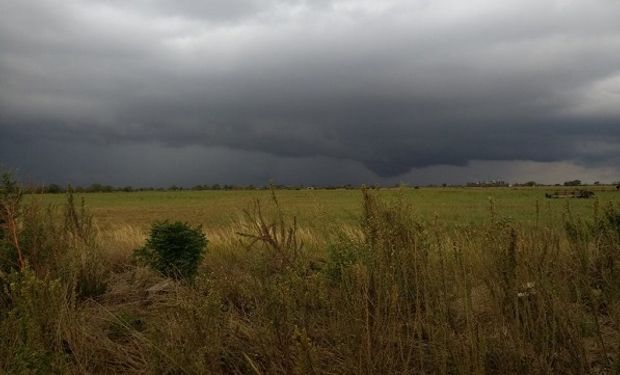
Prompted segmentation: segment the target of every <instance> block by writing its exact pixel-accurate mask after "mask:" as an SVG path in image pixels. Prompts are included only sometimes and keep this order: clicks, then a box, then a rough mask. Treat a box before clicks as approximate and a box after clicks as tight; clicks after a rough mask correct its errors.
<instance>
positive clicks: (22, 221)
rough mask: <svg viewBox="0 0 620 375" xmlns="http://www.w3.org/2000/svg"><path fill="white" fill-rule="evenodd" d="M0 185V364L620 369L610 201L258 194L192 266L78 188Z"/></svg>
mask: <svg viewBox="0 0 620 375" xmlns="http://www.w3.org/2000/svg"><path fill="white" fill-rule="evenodd" d="M301 193H302V192H300V193H299V194H301ZM305 193H308V194H309V192H305ZM1 194H2V196H1V197H0V202H1V207H0V208H1V209H2V210H1V211H2V215H1V216H0V217H1V219H0V225H1V228H2V229H1V230H0V254H1V255H0V265H1V268H0V270H1V271H0V372H2V371H3V372H7V373H42V374H47V373H80V374H81V373H159V374H185V373H188V374H202V373H240V374H278V373H279V374H295V373H299V374H333V373H338V374H388V373H403V374H409V373H455V374H457V373H458V374H469V373H490V374H495V373H519V374H520V373H533V374H548V373H558V374H581V373H593V374H600V373H616V372H618V371H620V333H619V330H620V326H619V324H620V207H618V205H617V204H614V203H606V202H602V201H597V200H589V201H588V202H587V203H582V202H579V203H573V202H574V201H570V202H569V201H563V202H554V203H553V204H554V205H557V204H560V205H561V206H557V207H554V208H553V209H552V208H548V211H546V209H547V208H546V206H545V204H544V203H542V202H541V203H540V204H536V205H535V206H534V205H532V206H531V207H529V206H528V207H527V208H526V209H524V210H523V214H519V216H518V217H517V218H516V219H515V218H514V217H512V218H510V217H508V216H507V215H506V213H508V214H511V211H509V210H508V211H506V210H505V209H500V208H498V206H501V205H498V204H496V201H495V200H490V201H488V202H486V203H485V204H484V205H483V207H482V208H478V207H476V210H480V212H484V213H485V220H480V219H475V220H471V221H469V220H468V221H463V222H461V223H460V222H458V221H454V220H452V221H450V222H446V221H444V220H441V218H440V217H439V216H437V215H426V214H420V211H419V210H416V209H414V208H415V207H411V206H410V204H409V202H410V200H409V199H408V196H407V194H409V193H408V192H394V193H390V194H381V193H379V192H374V191H363V192H362V193H361V194H360V193H358V195H357V198H356V199H357V200H358V201H359V203H358V207H359V208H358V209H357V210H355V211H352V212H353V213H355V215H356V217H357V218H356V219H355V220H353V219H352V218H351V219H348V220H345V221H337V220H324V221H323V223H322V224H320V225H319V224H315V225H313V226H312V225H305V224H299V223H298V222H297V220H296V219H295V218H294V216H293V215H287V212H288V211H287V203H288V202H286V199H283V200H278V199H276V196H275V194H273V195H272V196H268V195H264V194H263V195H261V196H260V197H259V198H262V199H261V200H260V201H254V203H252V204H250V205H249V206H248V207H246V209H245V210H244V211H241V212H242V214H241V215H233V214H231V216H230V217H231V219H230V221H227V222H226V223H222V224H221V225H220V226H218V231H217V232H210V231H209V228H210V227H209V226H206V227H205V228H206V231H207V233H206V236H207V238H208V239H209V242H208V245H207V250H206V253H205V254H204V257H202V255H201V257H200V258H201V259H202V262H201V264H200V266H199V268H198V269H197V270H196V272H194V271H193V269H192V272H191V275H192V277H191V278H189V279H188V278H174V277H166V276H164V275H165V272H163V273H160V272H156V271H154V270H153V268H151V267H150V266H149V263H148V262H146V263H143V262H141V261H140V257H136V256H134V250H135V249H140V248H144V246H145V245H146V246H147V247H148V246H151V247H152V246H154V245H153V243H154V242H153V241H152V240H151V241H150V242H145V240H146V238H145V235H144V230H143V229H144V228H140V227H137V226H136V227H130V228H134V229H125V232H123V231H120V230H119V229H118V228H113V227H112V226H108V227H105V228H104V229H101V227H99V226H97V225H96V223H95V221H94V220H93V218H92V216H91V214H90V213H89V211H87V210H86V209H85V208H84V206H83V205H82V203H81V202H80V200H79V199H76V197H74V196H73V195H72V194H69V195H67V196H66V197H65V198H64V199H65V201H64V202H62V203H60V202H57V203H56V204H53V205H51V206H48V204H46V203H43V201H41V200H38V199H26V200H24V199H22V197H21V195H20V190H19V187H18V186H17V185H15V184H14V183H12V181H11V180H10V178H9V177H6V178H5V181H4V185H3V188H2V191H1ZM349 194H350V192H349ZM485 194H486V193H485ZM516 194H518V193H516ZM528 194H529V193H528ZM95 198H96V197H95ZM289 198H290V197H289ZM485 199H486V198H485ZM500 200H501V199H500ZM440 203H441V202H439V201H438V204H440ZM577 204H578V205H581V206H579V207H576V205H577ZM586 206H587V209H586ZM549 207H551V206H549ZM501 208H505V207H503V206H502V207H501ZM447 209H449V208H447ZM528 210H529V211H528ZM292 211H296V209H295V208H293V209H292ZM416 212H417V213H416ZM477 212H478V211H477ZM526 212H530V213H531V214H530V215H531V219H528V220H525V219H523V217H525V216H526V215H525V213H526ZM545 212H548V214H546V213H545ZM207 215H214V213H213V212H208V213H207ZM480 215H482V214H480ZM545 215H548V216H545ZM513 216H514V215H513ZM118 217H119V220H123V218H122V216H118ZM317 217H318V216H317ZM327 217H330V218H333V217H331V216H327ZM476 217H477V218H478V216H476ZM164 218H165V217H164ZM182 219H183V218H182ZM153 228H154V229H155V230H156V229H157V228H158V227H157V226H155V227H153ZM180 228H181V229H180V230H184V228H185V227H180ZM155 233H158V232H155ZM160 242H165V241H160ZM205 243H206V242H204V243H202V242H201V244H202V245H204V244H205ZM139 254H140V251H138V255H139Z"/></svg>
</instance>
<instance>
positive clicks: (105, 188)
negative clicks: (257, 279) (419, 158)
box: [25, 180, 620, 194]
mask: <svg viewBox="0 0 620 375" xmlns="http://www.w3.org/2000/svg"><path fill="white" fill-rule="evenodd" d="M562 185H564V186H581V185H583V183H582V181H581V180H570V181H566V182H564V183H563V184H551V185H545V184H541V183H538V182H536V181H527V182H523V183H514V184H509V183H507V182H505V181H501V180H491V181H484V182H468V183H466V184H464V185H461V184H445V183H444V184H439V185H437V184H429V185H423V186H424V187H428V188H433V187H445V188H462V187H510V186H513V187H534V186H562ZM594 185H597V186H598V185H605V184H601V183H600V182H599V181H596V182H594ZM611 185H618V186H620V182H614V183H612V184H611ZM403 186H407V185H404V184H393V185H386V186H382V185H374V184H373V185H353V184H344V185H316V186H311V185H280V184H272V185H232V184H222V185H221V184H213V185H208V184H204V185H195V186H193V187H183V186H177V185H172V186H169V187H167V188H163V187H134V186H130V185H127V186H112V185H105V184H99V183H95V184H91V185H88V186H71V185H67V186H62V185H58V184H49V185H31V186H29V187H26V188H25V191H26V192H29V193H46V194H60V193H66V192H67V191H69V190H70V191H72V192H75V193H112V192H127V193H130V192H138V191H205V190H215V191H219V190H268V189H271V188H273V189H277V190H313V189H315V188H316V189H325V190H338V189H339V190H343V189H344V190H358V189H361V188H366V189H390V188H398V187H403ZM409 187H410V188H413V189H418V188H420V186H409Z"/></svg>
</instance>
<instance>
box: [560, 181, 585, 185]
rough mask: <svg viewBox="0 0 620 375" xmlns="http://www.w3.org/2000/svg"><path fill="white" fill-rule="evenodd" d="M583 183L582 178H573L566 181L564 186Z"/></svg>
mask: <svg viewBox="0 0 620 375" xmlns="http://www.w3.org/2000/svg"><path fill="white" fill-rule="evenodd" d="M579 185H581V180H571V181H566V182H564V186H579Z"/></svg>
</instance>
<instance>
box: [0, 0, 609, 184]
mask: <svg viewBox="0 0 620 375" xmlns="http://www.w3.org/2000/svg"><path fill="white" fill-rule="evenodd" d="M618 19H620V3H618V2H616V1H611V0H608V1H603V0H601V1H598V0H595V1H591V0H590V1H586V0H574V1H570V0H564V1H545V2H540V1H533V0H509V1H503V2H496V1H490V0H474V1H468V2H462V1H457V0H439V1H421V0H420V1H417V0H414V1H411V0H407V1H404V0H393V1H381V2H377V1H336V0H335V1H329V0H323V1H302V0H296V1H295V0H290V1H285V0H279V1H278V0H265V1H261V0H242V1H209V2H204V1H197V0H196V1H191V0H183V1H167V0H151V1H148V0H140V1H132V2H126V1H116V0H113V1H95V0H90V1H86V0H84V1H63V2H60V1H53V0H38V1H31V0H23V1H9V0H0V143H4V144H9V143H11V144H15V143H16V142H21V143H20V144H23V145H28V144H33V142H35V141H36V142H52V143H54V144H66V145H68V147H76V150H77V149H78V148H77V146H75V145H78V144H79V145H82V144H86V145H88V144H91V145H98V146H97V147H99V148H100V149H101V152H102V153H103V154H105V153H106V152H111V151H106V149H107V150H111V149H113V148H114V147H123V148H126V149H128V150H129V149H131V148H132V147H133V149H134V150H136V153H137V152H138V151H137V150H139V149H141V148H143V147H146V146H147V145H151V146H148V147H155V148H158V149H161V150H166V151H161V155H163V154H166V155H167V153H168V152H169V151H170V150H175V149H176V150H181V149H188V148H189V149H196V148H198V149H200V148H203V149H205V150H222V149H225V150H229V151H227V153H231V152H232V153H234V152H238V153H239V155H241V154H243V155H246V156H247V155H264V158H266V159H265V160H267V159H269V160H272V159H274V158H275V159H278V158H280V159H282V160H287V162H286V163H289V161H290V160H299V162H300V165H306V164H304V163H307V161H308V160H315V161H316V160H338V161H339V162H338V163H323V162H320V163H319V162H317V163H318V164H315V165H321V166H322V168H326V169H329V168H330V164H331V165H332V168H334V170H337V169H336V168H339V166H340V167H342V164H343V163H344V164H347V165H349V164H350V163H358V164H361V165H363V166H364V167H365V168H367V169H368V170H370V171H372V173H371V174H367V173H366V172H361V171H360V168H358V167H351V168H349V170H350V171H351V174H352V176H351V178H352V179H355V178H354V177H353V175H357V176H359V178H365V179H372V178H375V177H372V175H373V174H374V175H375V176H376V178H377V179H378V180H381V179H382V178H384V179H388V180H389V179H395V178H398V177H399V176H407V174H408V172H410V171H412V170H424V168H429V167H434V166H444V167H445V166H461V167H464V166H468V165H470V164H471V163H479V162H485V161H487V162H510V161H519V162H523V161H529V162H535V163H549V165H550V166H553V165H554V164H553V163H567V162H568V163H572V164H574V165H580V166H581V167H583V168H607V169H605V170H608V169H609V168H612V169H614V168H616V169H615V170H617V167H618V165H619V161H620V160H619V159H620V124H619V120H620V111H619V110H618V108H620V54H619V53H617V51H620V23H619V22H617V21H618ZM102 145H104V146H106V145H107V146H106V147H103V146H102ZM152 145H157V146H152ZM108 146H109V147H108ZM80 147H81V146H80ZM3 149H4V150H5V151H0V158H2V157H3V153H5V156H4V157H5V158H7V156H6V152H7V151H6V150H8V148H7V147H3ZM43 150H44V149H41V150H40V151H39V152H40V153H38V152H37V151H36V150H35V151H34V152H33V153H31V154H28V155H26V154H22V155H23V157H25V158H28V157H30V158H32V159H33V160H34V161H33V162H32V163H31V162H25V163H24V165H35V164H37V163H36V162H35V161H37V160H41V159H43V160H45V158H46V156H45V155H43V154H41V153H42V152H44V151H43ZM179 153H180V154H181V155H184V154H187V155H189V154H190V153H191V152H188V151H187V150H186V151H179ZM216 154H217V152H216ZM218 155H220V154H218ZM227 155H228V154H227ZM246 156H244V157H246ZM213 157H216V156H213ZM220 157H221V158H224V157H225V156H223V154H222V155H220ZM226 157H227V158H231V156H230V155H228V156H226ZM188 158H190V157H189V156H188ZM264 158H263V159H264ZM233 159H234V157H233ZM188 160H189V159H188ZM261 160H262V159H261ZM40 163H41V162H39V164H40ZM220 163H223V164H225V163H226V160H225V159H222V160H220ZM265 163H266V162H265ZM103 165H105V163H103ZM265 165H272V163H271V162H269V163H267V164H265ZM135 168H136V173H139V170H140V168H139V167H137V166H136V167H135ZM247 168H249V169H251V167H247ZM113 170H114V167H113V166H110V167H109V168H108V173H113ZM362 170H363V168H362ZM54 173H55V175H57V176H61V174H62V171H61V170H58V171H56V172H53V173H51V172H50V175H54ZM85 173H87V172H85ZM247 173H248V171H246V170H243V168H242V167H240V169H239V174H240V175H247ZM287 173H290V174H292V175H294V173H295V172H294V171H289V172H287ZM103 174H105V173H103ZM128 174H131V173H128ZM333 174H334V173H333V172H329V173H327V174H326V176H327V177H325V178H328V177H329V176H332V175H333ZM369 176H370V177H369ZM257 179H258V177H254V180H257ZM292 180H294V178H292Z"/></svg>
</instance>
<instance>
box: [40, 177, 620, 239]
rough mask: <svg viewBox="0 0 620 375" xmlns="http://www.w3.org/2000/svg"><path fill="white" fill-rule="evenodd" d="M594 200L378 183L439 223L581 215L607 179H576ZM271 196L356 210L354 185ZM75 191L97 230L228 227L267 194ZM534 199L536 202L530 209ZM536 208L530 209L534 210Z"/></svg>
mask: <svg viewBox="0 0 620 375" xmlns="http://www.w3.org/2000/svg"><path fill="white" fill-rule="evenodd" d="M581 188H583V189H588V190H591V191H594V192H595V193H596V196H595V198H596V199H569V200H565V199H546V198H545V192H553V191H557V190H574V188H570V187H534V188H420V189H413V188H402V189H380V190H377V191H376V193H377V195H378V196H380V197H382V198H385V199H402V201H403V202H405V203H407V204H409V205H410V207H411V209H412V210H413V212H414V214H415V215H416V216H417V217H418V218H419V219H421V220H428V221H431V220H433V221H434V220H437V221H439V222H441V223H445V224H448V225H450V224H452V225H454V224H463V225H467V224H474V225H475V224H480V223H484V222H488V221H489V220H490V218H491V207H492V206H494V209H495V211H496V213H497V214H499V215H503V216H507V217H510V218H512V219H514V220H515V221H517V222H519V223H522V224H529V225H534V224H536V220H537V217H538V220H539V222H540V223H553V222H557V223H561V218H562V215H564V214H565V212H566V209H567V206H568V207H569V209H570V210H571V211H572V212H573V213H574V214H575V215H578V216H579V215H581V216H588V215H591V214H592V212H593V209H594V202H597V201H598V204H600V205H604V204H606V203H607V202H620V192H618V191H617V190H616V188H615V187H613V186H602V187H600V186H584V187H581ZM276 195H277V198H278V200H279V202H280V204H281V206H282V207H284V208H285V210H286V212H287V213H288V214H290V215H294V216H296V217H297V219H298V221H299V223H300V225H301V226H304V227H311V228H318V229H323V226H325V225H329V226H333V225H339V224H342V225H356V224H358V222H359V217H360V214H361V210H362V204H361V196H362V194H361V192H360V190H344V189H341V190H322V189H316V190H278V191H276ZM76 197H78V198H80V197H83V198H84V199H85V200H86V204H87V206H88V208H89V209H90V210H91V212H92V213H93V214H94V216H95V218H96V220H97V223H98V224H99V225H100V227H101V228H102V229H108V228H114V227H118V226H122V225H130V226H134V227H137V228H140V229H146V228H148V226H149V225H150V224H151V222H153V221H155V220H161V219H165V218H168V219H173V220H183V221H188V222H190V223H192V224H201V225H203V226H204V227H205V228H206V229H207V230H209V229H221V228H224V227H227V226H230V225H231V224H232V223H234V222H236V221H237V220H238V219H239V216H240V215H241V213H242V211H243V210H244V209H246V208H248V207H250V206H251V205H252V203H253V201H254V200H256V199H260V200H262V201H264V202H268V201H270V200H271V192H270V191H265V190H256V191H252V190H241V191H166V192H157V191H150V192H132V193H124V192H115V193H85V194H76ZM37 198H38V199H41V200H42V201H43V202H44V203H52V204H61V203H62V202H64V199H65V197H64V195H63V194H45V195H40V196H37ZM537 205H538V209H537ZM537 210H538V214H537Z"/></svg>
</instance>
